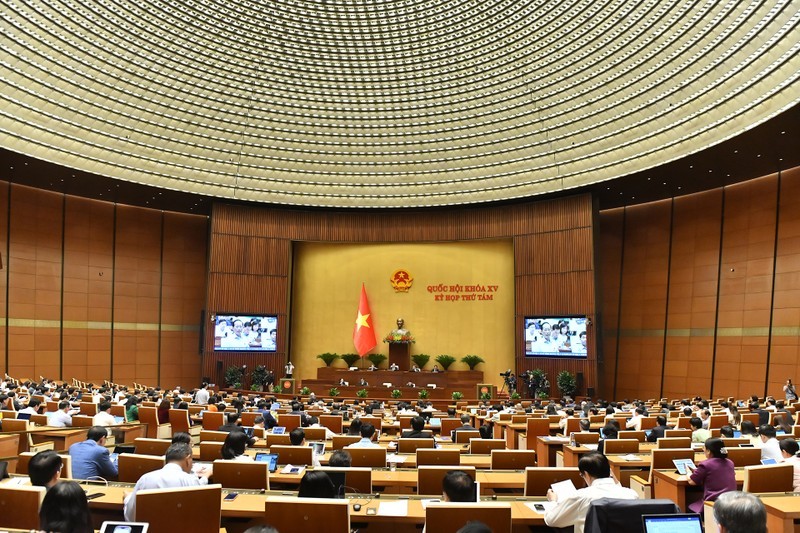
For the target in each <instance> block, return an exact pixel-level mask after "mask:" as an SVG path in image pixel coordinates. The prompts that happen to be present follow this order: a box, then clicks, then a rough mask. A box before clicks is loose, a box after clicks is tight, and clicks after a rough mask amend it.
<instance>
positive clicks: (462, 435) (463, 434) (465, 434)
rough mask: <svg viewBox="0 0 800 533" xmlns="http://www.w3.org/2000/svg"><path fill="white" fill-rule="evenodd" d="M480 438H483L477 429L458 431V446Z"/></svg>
mask: <svg viewBox="0 0 800 533" xmlns="http://www.w3.org/2000/svg"><path fill="white" fill-rule="evenodd" d="M479 438H481V432H480V431H478V430H477V429H476V430H472V429H462V430H461V431H456V442H457V443H458V444H466V443H468V442H472V439H479Z"/></svg>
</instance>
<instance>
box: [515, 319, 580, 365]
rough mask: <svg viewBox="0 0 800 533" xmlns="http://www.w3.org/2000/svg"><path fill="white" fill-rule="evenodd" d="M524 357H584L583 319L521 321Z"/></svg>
mask: <svg viewBox="0 0 800 533" xmlns="http://www.w3.org/2000/svg"><path fill="white" fill-rule="evenodd" d="M524 335H525V356H526V357H571V358H576V357H586V352H587V346H588V343H587V338H586V317H585V316H566V317H565V316H535V317H526V318H525V332H524Z"/></svg>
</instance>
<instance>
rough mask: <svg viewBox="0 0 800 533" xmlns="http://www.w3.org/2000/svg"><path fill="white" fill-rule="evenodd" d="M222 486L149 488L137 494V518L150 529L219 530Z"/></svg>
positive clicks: (154, 532)
mask: <svg viewBox="0 0 800 533" xmlns="http://www.w3.org/2000/svg"><path fill="white" fill-rule="evenodd" d="M221 518H222V486H221V485H207V486H205V487H203V486H200V487H181V488H178V489H149V490H140V491H138V492H137V493H136V521H137V522H147V523H148V524H150V528H149V529H148V532H151V533H173V532H174V531H219V524H220V519H221Z"/></svg>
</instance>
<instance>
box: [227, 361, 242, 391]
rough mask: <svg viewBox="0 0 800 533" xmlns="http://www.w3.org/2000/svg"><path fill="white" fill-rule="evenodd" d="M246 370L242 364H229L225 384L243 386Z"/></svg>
mask: <svg viewBox="0 0 800 533" xmlns="http://www.w3.org/2000/svg"><path fill="white" fill-rule="evenodd" d="M243 378H244V370H242V367H240V366H229V367H228V368H227V369H226V370H225V384H226V385H227V386H228V387H230V388H232V389H241V388H242V379H243Z"/></svg>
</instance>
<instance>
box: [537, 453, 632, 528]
mask: <svg viewBox="0 0 800 533" xmlns="http://www.w3.org/2000/svg"><path fill="white" fill-rule="evenodd" d="M578 471H579V472H580V475H581V477H582V478H583V480H584V481H585V482H586V485H587V486H586V488H582V489H578V491H577V493H576V494H575V495H573V496H568V497H567V498H564V499H563V500H559V499H558V497H557V496H556V494H555V492H553V491H552V490H548V491H547V499H548V500H550V501H555V502H557V505H556V506H555V507H552V508H551V509H549V510H548V511H546V512H545V515H544V521H545V523H546V524H547V525H548V526H550V527H570V526H573V527H574V528H575V533H583V525H584V522H585V521H586V513H587V512H588V511H589V505H590V504H591V503H592V501H594V500H599V499H600V498H614V499H621V500H635V499H637V498H638V496H637V495H636V492H634V491H633V490H631V489H628V488H625V487H623V486H621V485H619V484H618V483H617V482H616V480H615V479H614V478H612V477H611V467H610V466H609V464H608V459H607V458H606V456H605V455H603V454H601V453H599V452H590V453H587V454H585V455H584V456H583V457H581V458H580V460H579V461H578Z"/></svg>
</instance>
